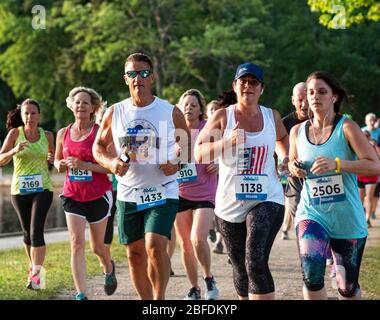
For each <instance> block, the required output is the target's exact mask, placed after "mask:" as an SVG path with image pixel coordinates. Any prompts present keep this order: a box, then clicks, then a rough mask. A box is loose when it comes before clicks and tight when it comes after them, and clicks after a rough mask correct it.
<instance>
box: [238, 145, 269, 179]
mask: <svg viewBox="0 0 380 320" xmlns="http://www.w3.org/2000/svg"><path fill="white" fill-rule="evenodd" d="M268 149H269V146H268V145H262V146H254V147H251V148H243V149H239V150H238V162H237V166H238V171H239V173H240V174H263V173H264V168H265V163H266V161H267V158H268Z"/></svg>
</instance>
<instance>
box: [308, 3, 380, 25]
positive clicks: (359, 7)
mask: <svg viewBox="0 0 380 320" xmlns="http://www.w3.org/2000/svg"><path fill="white" fill-rule="evenodd" d="M308 3H309V6H310V8H311V10H312V11H317V12H320V13H322V14H321V16H320V18H319V21H320V23H321V24H323V25H324V26H327V27H328V28H330V29H345V28H346V27H347V28H348V27H350V26H352V25H354V24H360V23H363V22H364V21H378V20H380V2H379V1H378V0H308Z"/></svg>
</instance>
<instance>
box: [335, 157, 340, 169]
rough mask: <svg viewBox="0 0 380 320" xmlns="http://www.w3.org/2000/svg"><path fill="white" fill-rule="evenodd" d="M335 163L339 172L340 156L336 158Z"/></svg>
mask: <svg viewBox="0 0 380 320" xmlns="http://www.w3.org/2000/svg"><path fill="white" fill-rule="evenodd" d="M335 163H336V169H335V172H336V173H339V172H340V159H339V158H338V157H336V158H335Z"/></svg>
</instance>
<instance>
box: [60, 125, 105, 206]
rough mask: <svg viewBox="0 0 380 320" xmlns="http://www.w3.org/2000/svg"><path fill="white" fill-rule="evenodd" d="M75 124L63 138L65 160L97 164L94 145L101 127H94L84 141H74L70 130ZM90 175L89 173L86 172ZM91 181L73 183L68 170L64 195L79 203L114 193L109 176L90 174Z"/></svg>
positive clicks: (67, 130) (68, 128) (69, 127)
mask: <svg viewBox="0 0 380 320" xmlns="http://www.w3.org/2000/svg"><path fill="white" fill-rule="evenodd" d="M72 125H73V124H70V125H69V126H68V127H67V129H66V131H65V135H64V138H63V158H64V159H67V157H70V156H71V157H75V158H78V159H80V160H82V161H86V162H91V163H97V162H96V161H95V158H94V156H93V155H92V145H93V144H94V141H95V136H96V132H97V131H98V129H99V125H97V124H95V125H94V126H93V127H92V130H91V133H90V134H89V135H88V137H87V138H86V139H84V140H82V141H73V140H71V137H70V129H71V127H72ZM86 174H87V175H88V172H86ZM90 174H92V177H91V178H90V179H91V180H85V181H72V180H70V179H69V169H67V170H66V179H65V183H64V185H63V195H64V196H66V197H70V198H71V199H73V200H75V201H79V202H87V201H92V200H96V199H99V198H100V197H101V196H103V195H104V194H105V192H106V191H108V190H111V191H112V184H111V182H110V181H109V179H108V176H107V174H105V173H97V172H90Z"/></svg>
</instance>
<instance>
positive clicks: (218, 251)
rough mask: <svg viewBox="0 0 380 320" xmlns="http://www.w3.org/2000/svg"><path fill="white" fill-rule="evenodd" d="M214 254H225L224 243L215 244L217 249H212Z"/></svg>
mask: <svg viewBox="0 0 380 320" xmlns="http://www.w3.org/2000/svg"><path fill="white" fill-rule="evenodd" d="M212 252H214V253H219V254H222V253H223V243H221V242H217V243H215V247H214V249H212Z"/></svg>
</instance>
